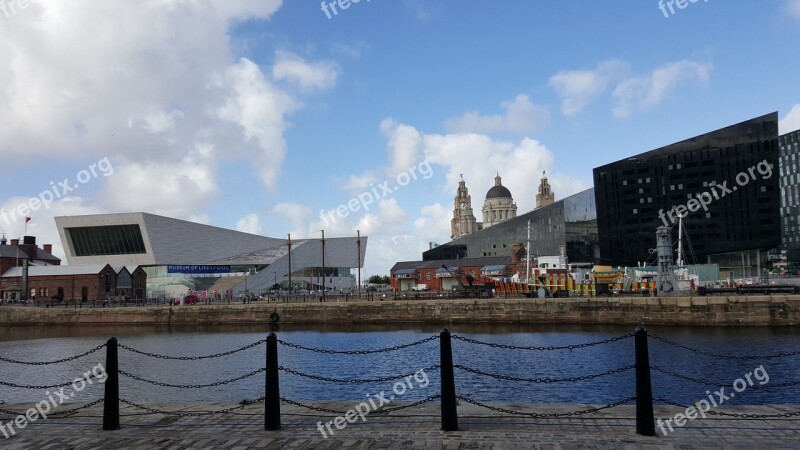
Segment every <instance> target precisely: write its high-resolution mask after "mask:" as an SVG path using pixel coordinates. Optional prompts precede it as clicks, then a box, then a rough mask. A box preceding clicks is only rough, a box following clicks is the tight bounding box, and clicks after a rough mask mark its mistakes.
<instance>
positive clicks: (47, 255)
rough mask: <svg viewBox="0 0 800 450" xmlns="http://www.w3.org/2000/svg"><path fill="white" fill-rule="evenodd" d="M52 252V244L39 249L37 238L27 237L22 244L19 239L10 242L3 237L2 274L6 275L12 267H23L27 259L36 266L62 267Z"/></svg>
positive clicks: (0, 259)
mask: <svg viewBox="0 0 800 450" xmlns="http://www.w3.org/2000/svg"><path fill="white" fill-rule="evenodd" d="M9 242H10V244H9ZM52 251H53V246H52V245H50V244H45V245H43V246H42V248H39V247H37V246H36V238H34V237H32V236H26V237H25V238H24V240H23V243H22V244H20V243H19V239H12V240H11V241H8V240H7V239H6V238H5V236H3V237H2V238H0V274H4V273H6V272H7V271H8V270H9V269H11V268H12V267H17V266H21V265H22V263H23V261H24V260H25V259H28V260H30V261H31V264H35V265H51V266H60V265H61V260H60V259H58V258H56V257H55V256H53V255H52Z"/></svg>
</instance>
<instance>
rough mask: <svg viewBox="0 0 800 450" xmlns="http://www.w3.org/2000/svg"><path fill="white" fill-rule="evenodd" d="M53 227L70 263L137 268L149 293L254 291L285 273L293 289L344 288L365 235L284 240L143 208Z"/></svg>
mask: <svg viewBox="0 0 800 450" xmlns="http://www.w3.org/2000/svg"><path fill="white" fill-rule="evenodd" d="M56 226H57V227H58V232H59V235H60V237H61V241H62V244H63V247H64V252H65V254H66V258H67V262H68V263H69V264H71V265H72V264H77V265H94V264H111V265H112V266H113V267H117V266H142V267H143V270H144V271H145V272H146V274H147V288H146V290H147V296H148V297H162V296H163V297H176V296H182V295H185V294H187V293H188V292H202V293H203V294H204V295H209V296H223V295H238V294H244V293H246V292H249V293H256V294H259V293H262V292H264V291H266V290H269V289H271V288H273V287H275V286H276V285H278V286H280V287H283V288H288V287H289V284H288V283H289V276H290V272H291V278H292V288H295V289H296V288H310V289H319V288H321V287H322V285H323V284H325V286H326V288H330V289H336V290H344V289H351V288H353V287H354V286H355V285H356V277H355V274H354V273H353V269H355V268H357V267H358V264H359V262H360V263H361V265H362V267H363V263H364V257H365V255H366V246H367V240H368V238H367V237H366V236H361V238H360V242H359V239H358V238H356V237H355V236H354V237H344V238H341V237H339V238H326V239H325V241H324V243H323V241H322V240H321V239H300V240H294V239H293V240H291V242H290V241H289V240H288V239H277V238H271V237H265V236H258V235H254V234H250V233H243V232H239V231H233V230H228V229H224V228H219V227H214V226H210V225H203V224H199V223H194V222H188V221H185V220H179V219H173V218H169V217H163V216H158V215H155V214H149V213H144V212H136V213H117V214H98V215H86V216H63V217H56ZM323 245H324V247H325V259H324V261H323V259H322V254H323V250H322V249H323ZM290 249H291V256H290ZM359 251H360V253H359ZM290 261H291V266H290ZM290 269H291V270H290Z"/></svg>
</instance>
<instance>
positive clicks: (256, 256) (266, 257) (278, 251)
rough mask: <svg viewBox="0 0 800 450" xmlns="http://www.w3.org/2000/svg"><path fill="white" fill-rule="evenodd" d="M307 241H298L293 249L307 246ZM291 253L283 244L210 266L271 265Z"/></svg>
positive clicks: (213, 262)
mask: <svg viewBox="0 0 800 450" xmlns="http://www.w3.org/2000/svg"><path fill="white" fill-rule="evenodd" d="M306 242H307V241H296V242H292V248H293V249H296V248H297V247H299V246H301V245H303V244H305V243H306ZM288 253H289V248H288V246H287V245H286V244H285V243H283V244H280V245H276V246H274V247H269V248H263V249H261V250H256V251H253V252H248V253H243V254H240V255H234V256H230V257H227V258H222V259H216V260H214V261H209V262H208V263H207V264H208V265H223V266H230V265H251V264H258V265H262V264H263V265H270V264H272V263H274V262H275V261H277V260H279V259H281V258H283V257H284V256H286V254H288Z"/></svg>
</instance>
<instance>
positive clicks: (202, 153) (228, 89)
mask: <svg viewBox="0 0 800 450" xmlns="http://www.w3.org/2000/svg"><path fill="white" fill-rule="evenodd" d="M281 5H282V1H281V0H204V1H197V2H195V1H162V0H155V1H148V2H137V3H135V4H134V3H131V2H127V1H124V0H103V1H87V2H80V3H76V4H70V5H65V4H63V3H61V2H31V5H30V7H29V8H27V9H25V10H24V11H19V12H18V13H17V14H16V15H15V16H14V20H13V21H6V23H5V24H4V25H7V26H3V27H0V54H2V55H3V56H4V64H3V65H2V66H0V86H2V87H3V89H0V123H2V124H3V126H2V127H0V157H2V158H3V159H4V161H6V164H7V167H9V166H10V168H11V169H13V168H14V167H15V165H16V164H20V165H22V164H31V163H34V162H37V161H39V160H40V159H41V158H43V157H44V158H46V157H50V156H57V157H58V158H59V159H61V160H66V161H73V160H78V159H81V160H82V159H85V158H89V157H91V158H93V157H95V156H102V157H108V158H109V159H110V160H111V161H112V162H113V163H114V168H115V169H116V174H115V176H113V177H110V178H109V179H108V180H106V183H107V188H106V189H104V191H103V192H101V193H99V194H98V195H97V201H98V205H99V207H100V208H101V209H104V210H110V211H125V210H128V211H130V210H134V211H139V210H145V211H150V212H154V213H161V214H167V215H170V216H177V217H182V218H188V219H192V218H193V219H196V220H202V221H207V220H208V216H207V215H205V213H204V209H205V207H206V206H207V205H208V203H209V202H211V201H213V200H215V199H216V198H217V195H218V188H217V172H218V167H219V165H220V163H221V162H223V161H224V160H225V159H244V160H246V161H249V162H250V163H251V166H252V167H254V168H255V169H253V170H254V171H257V174H258V175H259V176H260V178H261V180H262V182H263V184H264V185H265V186H266V187H268V188H272V187H274V185H275V183H276V181H277V180H278V178H279V177H280V174H281V171H282V165H283V162H284V160H285V158H286V155H287V152H288V149H287V145H286V142H285V139H284V136H283V135H284V132H285V130H286V128H287V127H288V120H287V117H288V116H289V115H291V114H292V113H294V112H295V111H296V110H297V109H298V108H300V107H301V105H302V99H301V98H298V97H296V96H295V95H292V94H289V93H288V92H286V91H284V90H283V89H282V88H281V87H280V86H278V85H277V84H276V81H275V80H274V79H273V78H272V77H273V75H272V74H273V68H272V67H265V68H262V67H260V66H258V65H257V64H255V63H254V62H253V61H251V60H249V59H246V58H242V59H238V60H237V59H236V58H235V57H234V54H233V53H234V52H233V50H232V46H233V45H236V43H235V42H232V39H231V27H232V26H234V25H235V24H237V23H240V22H241V21H244V20H256V21H257V20H265V19H269V18H271V17H272V15H273V14H274V13H275V12H276V11H277V10H278V9H279V8H280V6H281ZM120 17H124V18H125V24H126V25H125V26H124V27H122V26H119V18H120ZM176 55H180V57H176ZM278 56H279V57H278V58H277V62H276V64H277V68H276V72H277V73H278V74H279V76H280V78H281V80H286V81H287V82H292V83H294V82H297V83H299V84H300V85H301V86H303V85H304V83H305V85H306V86H310V87H330V86H332V85H333V84H335V82H336V76H335V72H332V70H333V69H331V66H330V64H332V63H329V62H315V61H305V60H302V59H301V58H299V57H296V56H294V55H291V54H281V55H278ZM265 73H266V74H267V75H266V76H265ZM331 75H333V76H331ZM65 175H66V174H65ZM0 201H2V199H1V198H0Z"/></svg>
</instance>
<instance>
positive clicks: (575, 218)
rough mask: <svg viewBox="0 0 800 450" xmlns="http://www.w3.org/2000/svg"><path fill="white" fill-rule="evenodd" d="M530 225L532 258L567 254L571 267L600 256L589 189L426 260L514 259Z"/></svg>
mask: <svg viewBox="0 0 800 450" xmlns="http://www.w3.org/2000/svg"><path fill="white" fill-rule="evenodd" d="M495 187H496V186H495ZM493 189H494V188H493ZM529 223H530V237H531V239H530V240H531V245H530V247H531V248H530V249H528V251H530V253H531V256H532V257H535V256H554V255H561V254H562V253H563V254H565V255H566V256H567V258H568V260H569V262H571V263H579V262H583V263H592V262H594V260H595V258H596V257H597V256H599V247H598V242H597V211H596V208H595V195H594V189H587V190H585V191H583V192H579V193H577V194H574V195H571V196H569V197H566V198H564V199H561V200H559V201H554V202H553V203H551V204H549V205H543V206H541V207H540V208H538V209H534V210H533V211H530V212H527V213H525V214H522V215H519V216H516V217H513V218H510V219H508V220H504V221H503V222H501V223H498V224H494V225H493V226H492V227H489V228H484V229H482V230H479V231H476V232H474V233H471V234H469V235H466V236H461V237H459V238H456V239H453V240H452V241H450V242H448V243H446V244H442V245H439V246H437V247H434V248H432V249H430V250H428V251H426V252H424V253H423V256H422V259H423V260H424V261H433V260H443V259H463V258H482V257H494V256H498V257H499V256H510V255H512V253H513V252H514V246H515V245H522V246H525V245H526V242H527V236H528V224H529Z"/></svg>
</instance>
